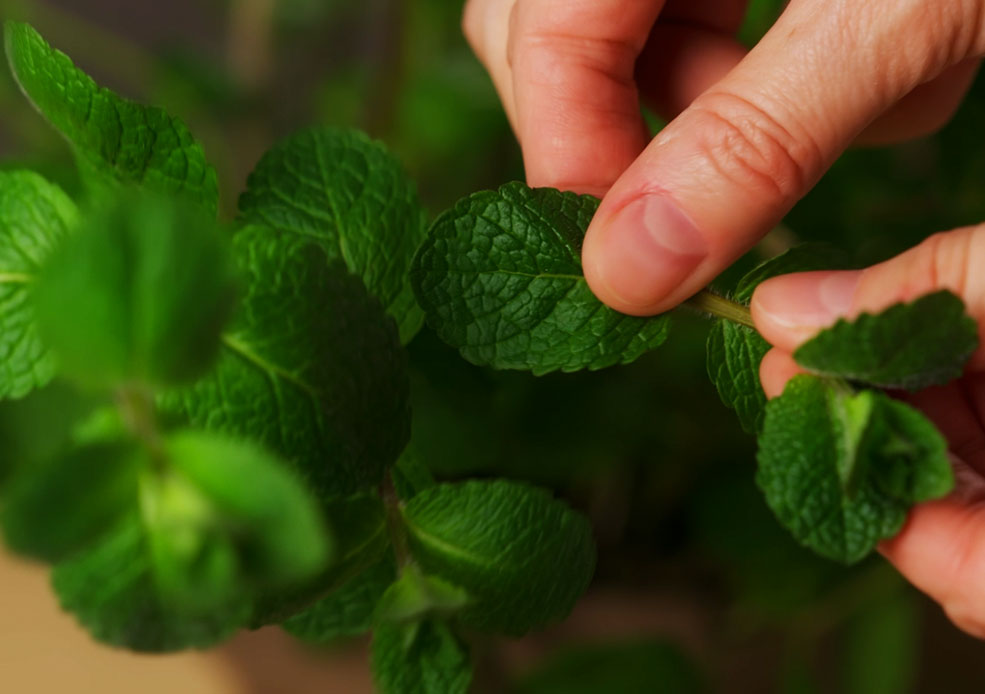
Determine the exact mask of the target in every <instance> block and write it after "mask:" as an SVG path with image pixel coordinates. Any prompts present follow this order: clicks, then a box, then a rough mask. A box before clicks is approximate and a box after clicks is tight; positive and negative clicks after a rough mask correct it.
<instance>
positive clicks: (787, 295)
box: [754, 270, 862, 329]
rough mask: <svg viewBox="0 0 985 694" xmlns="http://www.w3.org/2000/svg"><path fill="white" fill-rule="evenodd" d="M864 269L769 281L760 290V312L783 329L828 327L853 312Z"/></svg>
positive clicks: (757, 301) (758, 311) (758, 293)
mask: <svg viewBox="0 0 985 694" xmlns="http://www.w3.org/2000/svg"><path fill="white" fill-rule="evenodd" d="M861 279H862V271H861V270H849V271H843V272H804V273H798V274H796V275H791V276H789V277H781V278H777V279H773V280H767V281H766V282H764V283H763V284H762V286H761V287H759V288H758V289H757V290H756V295H755V299H754V300H755V303H756V304H757V306H756V308H757V313H758V314H760V315H765V316H766V317H768V318H769V319H770V320H772V321H773V322H774V323H776V324H777V325H778V326H779V327H786V328H794V329H796V328H811V329H816V328H820V327H826V326H829V325H831V324H832V323H834V322H835V321H836V320H837V319H838V318H840V317H842V316H845V315H847V314H848V313H849V312H850V311H851V309H852V301H853V299H854V297H855V290H856V288H857V287H858V283H859V280H861Z"/></svg>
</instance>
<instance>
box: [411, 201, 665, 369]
mask: <svg viewBox="0 0 985 694" xmlns="http://www.w3.org/2000/svg"><path fill="white" fill-rule="evenodd" d="M597 208H598V200H596V199H595V198H592V197H590V196H587V195H583V196H578V195H575V194H573V193H561V192H559V191H557V190H554V189H551V188H539V189H530V188H527V187H526V186H525V185H523V184H522V183H509V184H507V185H505V186H503V187H502V188H500V189H499V190H498V191H483V192H480V193H475V194H473V195H470V196H469V197H467V198H465V199H463V200H460V201H459V202H458V203H457V204H456V205H455V206H454V207H453V208H452V209H450V210H448V211H447V212H445V213H444V214H442V215H441V216H440V217H438V219H437V220H435V222H434V224H433V225H432V226H431V229H430V231H429V233H428V238H427V240H426V241H425V242H424V245H422V246H421V249H420V251H419V252H418V254H417V258H416V259H415V261H414V268H413V271H412V275H411V277H412V279H413V282H414V289H415V291H416V293H417V298H418V301H420V303H421V306H422V307H423V308H424V311H425V313H426V314H427V317H428V323H429V325H430V326H431V327H432V328H434V330H436V331H437V333H438V335H439V336H440V337H441V339H442V340H444V341H445V342H447V343H448V344H450V345H452V346H453V347H456V348H457V349H458V350H459V351H460V352H461V353H462V356H463V357H465V358H466V359H467V360H469V361H471V362H472V363H474V364H478V365H480V366H493V367H495V368H497V369H524V370H529V371H533V372H534V373H535V374H538V375H539V374H545V373H549V372H551V371H557V370H561V371H577V370H579V369H585V368H588V369H601V368H604V367H607V366H613V365H615V364H626V363H629V362H631V361H634V360H635V359H637V358H638V357H639V356H640V355H642V354H643V353H644V352H647V351H648V350H651V349H654V348H655V347H657V346H659V345H660V344H662V343H663V342H664V340H665V339H666V338H667V330H668V318H667V317H666V316H657V317H654V318H635V317H631V316H626V315H623V314H621V313H617V312H615V311H613V310H612V309H610V308H608V307H606V306H605V305H603V304H602V303H601V302H600V301H599V300H598V299H596V298H595V296H594V295H593V294H592V292H591V290H590V289H589V288H588V285H587V284H586V283H585V279H584V277H583V276H582V268H581V244H582V239H583V237H584V235H585V230H586V229H587V228H588V223H589V222H590V221H591V219H592V215H593V214H595V210H596V209H597Z"/></svg>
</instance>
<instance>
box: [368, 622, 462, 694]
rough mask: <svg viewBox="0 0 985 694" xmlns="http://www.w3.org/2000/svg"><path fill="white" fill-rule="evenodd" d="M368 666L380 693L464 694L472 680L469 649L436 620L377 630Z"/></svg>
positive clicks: (383, 626)
mask: <svg viewBox="0 0 985 694" xmlns="http://www.w3.org/2000/svg"><path fill="white" fill-rule="evenodd" d="M370 666H371V667H372V670H373V681H374V682H375V683H376V687H377V689H379V691H380V694H439V692H440V694H466V692H468V689H469V684H470V683H471V681H472V663H471V662H470V659H469V652H468V648H467V647H466V646H465V644H464V643H462V641H461V640H460V639H459V638H458V637H457V636H456V635H455V634H454V632H452V630H451V629H450V628H449V627H448V625H447V624H445V623H444V622H440V621H437V620H428V621H425V622H418V623H415V624H409V625H404V624H383V625H380V626H379V627H377V628H376V629H375V630H374V632H373V644H372V650H371V653H370Z"/></svg>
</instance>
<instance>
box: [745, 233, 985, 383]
mask: <svg viewBox="0 0 985 694" xmlns="http://www.w3.org/2000/svg"><path fill="white" fill-rule="evenodd" d="M983 266H985V225H981V226H978V227H968V228H965V229H958V230H956V231H951V232H947V233H943V234H936V235H934V236H931V237H930V238H928V239H927V240H926V241H924V242H923V243H921V244H920V245H919V246H916V247H915V248H911V249H910V250H908V251H906V252H905V253H903V254H901V255H898V256H896V257H895V258H892V259H891V260H887V261H886V262H884V263H880V264H878V265H873V266H872V267H870V268H868V269H865V270H848V271H840V272H801V273H795V274H791V275H781V276H779V277H774V278H772V279H769V280H766V281H765V282H763V283H762V284H760V285H759V286H758V287H757V288H756V292H755V294H753V297H752V303H751V304H750V310H751V311H752V317H753V321H754V322H755V323H756V328H757V330H759V332H760V333H761V334H762V336H763V337H765V338H766V340H767V341H769V342H770V343H771V344H773V345H774V346H776V347H778V348H780V349H781V350H784V351H786V352H793V351H794V350H795V349H796V348H797V347H799V346H800V344H801V343H803V342H804V341H805V340H807V339H809V338H811V337H813V336H814V334H816V333H817V331H818V330H819V329H821V328H824V327H827V326H829V325H831V324H832V323H834V322H835V321H836V320H837V319H838V318H839V317H848V318H852V317H855V316H857V315H858V314H860V313H863V312H868V313H873V312H877V311H881V310H883V309H885V308H887V307H889V306H890V305H892V304H895V303H899V302H901V301H911V300H913V299H915V298H917V297H919V296H922V295H924V294H927V293H929V292H933V291H936V290H939V289H948V290H950V291H952V292H954V293H955V294H957V295H958V296H959V297H961V298H962V299H963V300H964V302H965V305H966V307H967V310H968V312H969V313H970V314H971V316H972V317H973V318H975V319H976V320H977V321H978V323H979V343H980V344H985V341H983V338H985V273H982V272H979V271H978V268H981V267H983ZM983 356H985V351H983V347H979V349H978V351H977V352H976V353H975V354H974V355H972V358H971V362H970V364H969V365H970V367H971V368H973V369H976V370H980V369H982V368H985V358H983Z"/></svg>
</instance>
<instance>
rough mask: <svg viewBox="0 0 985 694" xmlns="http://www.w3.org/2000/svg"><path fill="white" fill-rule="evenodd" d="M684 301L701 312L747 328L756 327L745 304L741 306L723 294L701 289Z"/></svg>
mask: <svg viewBox="0 0 985 694" xmlns="http://www.w3.org/2000/svg"><path fill="white" fill-rule="evenodd" d="M684 303H685V304H687V305H688V306H690V307H691V308H694V309H697V310H698V311H701V312H702V313H709V314H711V315H713V316H717V317H718V318H724V319H725V320H727V321H731V322H733V323H738V324H739V325H744V326H746V327H747V328H752V329H753V330H755V329H756V326H755V324H754V323H753V322H752V315H751V314H750V313H749V308H748V307H747V306H743V305H742V304H740V303H739V302H737V301H732V300H731V299H726V298H725V297H724V296H719V295H718V294H715V293H713V292H710V291H708V290H707V289H703V290H701V291H700V292H698V293H697V294H695V295H694V296H692V297H691V298H690V299H688V300H687V301H685V302H684Z"/></svg>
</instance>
